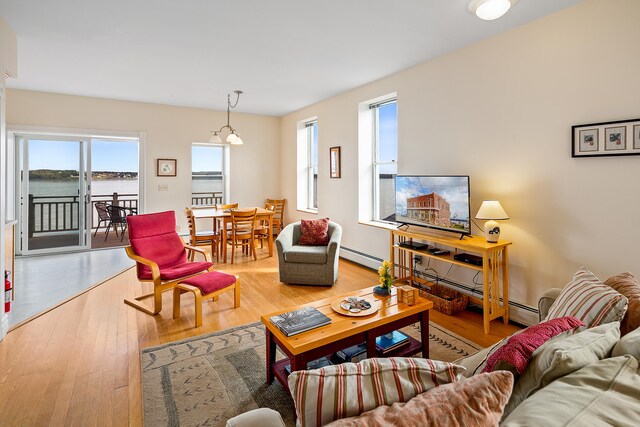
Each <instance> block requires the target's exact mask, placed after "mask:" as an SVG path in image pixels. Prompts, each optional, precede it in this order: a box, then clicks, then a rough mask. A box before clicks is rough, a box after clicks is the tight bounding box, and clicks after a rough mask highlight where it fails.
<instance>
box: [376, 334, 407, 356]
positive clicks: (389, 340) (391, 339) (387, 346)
mask: <svg viewBox="0 0 640 427" xmlns="http://www.w3.org/2000/svg"><path fill="white" fill-rule="evenodd" d="M407 344H409V337H408V336H407V335H405V334H403V333H402V332H400V331H393V332H389V333H388V334H385V335H382V336H379V337H378V338H376V349H377V350H378V351H379V352H380V353H382V354H387V353H389V352H390V351H393V350H395V349H397V348H399V347H402V346H404V345H407Z"/></svg>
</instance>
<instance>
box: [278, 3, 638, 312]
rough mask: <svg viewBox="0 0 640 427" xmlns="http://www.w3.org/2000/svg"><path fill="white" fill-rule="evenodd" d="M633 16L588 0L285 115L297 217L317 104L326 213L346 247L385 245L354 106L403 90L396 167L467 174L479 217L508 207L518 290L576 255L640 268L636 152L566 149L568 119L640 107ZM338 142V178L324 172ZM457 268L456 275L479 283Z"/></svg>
mask: <svg viewBox="0 0 640 427" xmlns="http://www.w3.org/2000/svg"><path fill="white" fill-rule="evenodd" d="M638 22H640V1H637V0H589V1H585V2H584V3H581V4H579V5H577V6H575V7H573V8H569V9H565V10H563V11H561V12H558V13H556V14H553V15H550V16H548V17H545V18H542V19H540V20H538V21H535V22H532V23H530V24H528V25H525V26H522V27H519V28H517V29H514V30H512V31H509V32H506V33H503V34H500V35H498V36H495V37H493V38H490V39H487V40H485V41H482V42H480V43H477V44H475V45H473V46H470V47H468V48H465V49H462V50H459V51H457V52H454V53H452V54H449V55H447V56H444V57H441V58H438V59H436V60H432V61H429V62H426V63H423V64H420V65H418V66H415V67H412V68H410V69H407V70H404V71H402V72H400V73H397V74H395V75H392V76H389V77H387V78H384V79H382V80H380V81H377V82H374V83H372V84H369V85H366V86H363V87H360V88H358V89H355V90H353V91H350V92H348V93H344V94H342V95H339V96H337V97H334V98H331V99H328V100H326V101H323V102H321V103H318V104H315V105H311V106H309V107H306V108H304V109H302V110H300V111H297V112H295V113H292V114H289V115H287V116H285V117H283V119H282V122H281V133H282V142H281V151H282V165H283V172H282V175H281V178H280V185H281V190H282V191H281V192H282V196H283V197H286V198H287V199H289V200H290V202H289V203H288V204H287V206H288V209H287V217H288V219H289V220H294V219H299V218H303V217H305V218H306V217H309V216H310V215H308V214H303V213H301V212H296V211H295V206H296V203H295V197H296V187H295V159H296V151H295V150H296V148H295V147H296V140H295V137H296V122H297V121H298V120H302V119H304V118H306V117H310V116H317V117H318V128H319V130H318V132H319V144H320V165H319V167H320V172H319V215H318V216H319V217H324V216H328V217H330V218H331V219H332V220H335V221H337V222H339V223H341V224H342V225H343V227H344V234H343V245H344V246H346V247H348V248H352V249H355V250H358V251H361V252H364V253H367V254H370V255H373V256H376V257H380V258H386V257H388V253H389V252H388V241H389V238H388V232H387V231H384V230H378V229H376V228H373V227H371V226H366V225H360V224H358V223H357V218H358V206H357V197H355V195H356V194H357V191H358V184H357V157H358V156H357V153H358V151H357V150H358V147H357V139H358V135H357V119H358V117H357V105H358V103H359V102H362V101H365V100H368V99H372V98H375V97H377V96H380V95H384V94H387V93H391V92H394V91H396V92H397V93H398V121H399V123H398V126H399V127H398V138H399V173H403V174H468V175H470V177H471V200H472V209H471V210H472V215H475V212H477V209H478V208H479V206H480V203H481V202H482V200H486V199H494V198H496V199H498V200H500V201H501V203H502V205H503V206H504V208H505V209H506V211H507V212H508V213H509V214H510V216H511V219H510V220H509V221H505V222H504V223H503V227H502V229H503V234H502V238H503V239H505V240H512V241H513V247H512V249H511V252H510V255H511V260H510V261H511V262H510V272H511V275H510V277H511V286H510V288H511V289H510V290H511V299H512V300H515V301H519V302H522V303H525V304H528V305H535V304H536V302H537V299H538V297H539V296H540V294H541V293H542V292H543V291H544V290H545V289H547V288H550V287H558V286H560V287H561V286H563V285H564V284H565V283H566V282H567V281H568V280H569V279H570V277H571V275H572V274H573V272H575V270H576V269H577V268H578V267H579V266H580V265H586V266H587V267H589V268H590V269H592V271H594V272H595V273H596V274H597V275H599V276H600V277H601V278H603V279H604V278H607V277H609V276H611V275H614V274H617V273H619V272H622V271H631V272H634V273H636V274H638V275H640V265H639V263H638V251H637V247H636V245H635V243H636V242H637V241H638V240H640V227H638V225H637V218H638V212H640V190H639V189H638V182H640V179H639V178H640V157H606V158H586V159H585V158H583V159H572V158H571V155H570V142H571V136H570V131H571V126H572V125H576V124H583V123H593V122H604V121H609V120H622V119H632V118H637V117H640V102H639V101H638V94H639V93H640V79H638V70H640V49H638V41H639V40H640V25H638ZM487 25H490V23H488V24H487ZM336 145H339V146H342V179H329V176H328V169H329V165H328V157H329V147H331V146H336ZM476 233H477V231H476ZM447 268H448V267H447ZM438 269H439V270H440V272H441V273H445V272H446V269H445V267H444V266H440V267H439V268H438ZM462 270H463V269H462V268H459V267H455V268H454V271H452V273H451V275H450V276H449V277H450V278H456V279H459V280H461V281H464V282H465V283H469V284H470V282H471V276H470V275H468V274H467V273H465V272H463V271H462Z"/></svg>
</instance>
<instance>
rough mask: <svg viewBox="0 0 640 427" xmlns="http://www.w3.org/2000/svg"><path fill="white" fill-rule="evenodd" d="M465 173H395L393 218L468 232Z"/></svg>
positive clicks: (467, 183) (456, 231)
mask: <svg viewBox="0 0 640 427" xmlns="http://www.w3.org/2000/svg"><path fill="white" fill-rule="evenodd" d="M469 194H470V192H469V177H468V176H451V175H450V176H427V175H397V176H396V214H395V221H396V222H398V223H401V224H409V225H418V226H422V227H430V228H435V229H438V230H444V231H451V232H455V233H460V234H463V235H466V234H471V222H470V217H471V206H470V203H469Z"/></svg>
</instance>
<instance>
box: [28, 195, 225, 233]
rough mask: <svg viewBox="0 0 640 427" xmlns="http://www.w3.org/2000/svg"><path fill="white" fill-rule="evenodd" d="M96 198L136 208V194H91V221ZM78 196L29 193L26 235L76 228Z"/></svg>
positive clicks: (209, 201)
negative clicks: (35, 194) (27, 229)
mask: <svg viewBox="0 0 640 427" xmlns="http://www.w3.org/2000/svg"><path fill="white" fill-rule="evenodd" d="M222 199H223V195H222V192H218V191H214V192H201V193H192V194H191V203H192V204H193V205H194V206H196V205H214V204H221V203H222ZM97 202H106V203H108V204H110V205H115V206H122V207H123V208H126V209H128V210H130V211H131V212H138V194H135V193H133V194H119V193H112V194H95V195H91V219H92V221H91V224H92V225H96V224H98V211H97V209H96V203H97ZM79 209H80V202H79V196H34V195H33V194H29V211H28V212H29V237H33V234H34V233H53V232H63V231H78V227H79V221H78V213H79Z"/></svg>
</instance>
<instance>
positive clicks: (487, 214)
mask: <svg viewBox="0 0 640 427" xmlns="http://www.w3.org/2000/svg"><path fill="white" fill-rule="evenodd" d="M476 219H487V220H492V219H493V220H495V219H509V215H507V213H506V212H505V210H504V209H503V208H502V205H501V204H500V202H499V201H497V200H485V201H484V202H482V205H480V209H478V213H477V214H476Z"/></svg>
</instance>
